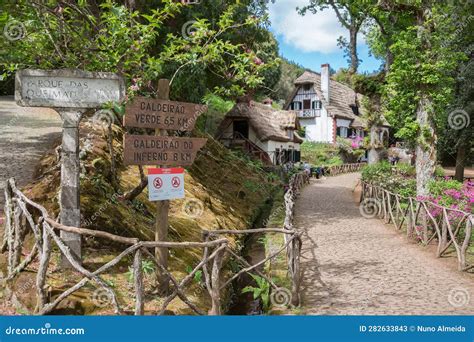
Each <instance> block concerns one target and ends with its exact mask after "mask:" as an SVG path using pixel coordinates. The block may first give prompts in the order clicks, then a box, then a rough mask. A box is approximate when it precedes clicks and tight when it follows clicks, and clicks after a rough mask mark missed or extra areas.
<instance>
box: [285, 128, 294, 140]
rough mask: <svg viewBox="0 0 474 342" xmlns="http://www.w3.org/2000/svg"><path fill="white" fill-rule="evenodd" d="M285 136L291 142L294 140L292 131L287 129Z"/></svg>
mask: <svg viewBox="0 0 474 342" xmlns="http://www.w3.org/2000/svg"><path fill="white" fill-rule="evenodd" d="M286 134H287V135H288V138H290V139H291V140H293V138H294V133H293V130H292V129H288V130H287V131H286Z"/></svg>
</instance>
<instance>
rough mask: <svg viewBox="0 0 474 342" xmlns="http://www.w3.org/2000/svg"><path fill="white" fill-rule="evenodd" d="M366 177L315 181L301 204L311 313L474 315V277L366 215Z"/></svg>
mask: <svg viewBox="0 0 474 342" xmlns="http://www.w3.org/2000/svg"><path fill="white" fill-rule="evenodd" d="M358 178H359V175H358V174H347V175H342V176H337V177H331V178H327V179H325V180H317V181H314V183H313V184H311V185H310V186H308V187H307V188H305V190H304V191H303V193H302V195H301V197H300V198H299V199H298V202H297V208H296V226H297V227H298V228H299V229H300V230H301V231H302V232H303V252H302V257H301V262H302V265H301V267H302V270H303V272H304V275H303V305H304V313H306V314H313V315H472V314H474V302H473V300H474V298H472V297H473V296H474V275H472V274H466V273H462V272H459V271H457V268H456V263H455V262H454V260H452V259H449V260H448V259H445V258H444V259H437V258H436V257H435V255H434V253H433V251H432V250H430V248H423V247H421V246H420V245H417V244H414V243H410V242H409V241H408V240H407V239H406V238H405V236H404V235H403V234H402V233H400V232H397V231H395V229H394V227H393V226H391V225H385V224H384V223H383V222H382V221H381V220H378V219H366V218H364V217H362V215H361V214H360V212H359V208H358V205H357V203H356V201H355V200H354V198H355V197H356V196H354V194H353V189H354V187H355V185H356V183H357V182H358Z"/></svg>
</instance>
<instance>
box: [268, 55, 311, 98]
mask: <svg viewBox="0 0 474 342" xmlns="http://www.w3.org/2000/svg"><path fill="white" fill-rule="evenodd" d="M280 70H281V74H280V79H279V80H278V83H277V84H276V86H275V93H274V94H271V95H270V96H271V97H272V98H273V99H274V100H277V101H281V102H283V103H284V102H285V101H286V100H287V99H288V98H289V97H290V95H291V94H292V92H293V90H294V89H295V84H294V82H295V80H296V79H297V78H298V77H299V76H301V75H302V74H303V72H304V70H305V69H304V68H303V67H302V66H301V65H299V64H296V63H295V62H292V61H289V60H287V59H285V58H282V60H281V64H280Z"/></svg>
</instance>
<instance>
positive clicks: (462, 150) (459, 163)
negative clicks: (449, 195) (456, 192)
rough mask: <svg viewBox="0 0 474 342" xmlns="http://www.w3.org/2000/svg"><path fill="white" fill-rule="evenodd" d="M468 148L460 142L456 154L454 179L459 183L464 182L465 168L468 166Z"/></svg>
mask: <svg viewBox="0 0 474 342" xmlns="http://www.w3.org/2000/svg"><path fill="white" fill-rule="evenodd" d="M466 150H467V146H466V144H465V143H464V142H460V143H459V145H458V149H457V154H456V173H455V175H454V178H456V180H457V181H459V182H461V183H462V182H464V167H465V164H466Z"/></svg>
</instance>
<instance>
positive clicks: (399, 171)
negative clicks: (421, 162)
mask: <svg viewBox="0 0 474 342" xmlns="http://www.w3.org/2000/svg"><path fill="white" fill-rule="evenodd" d="M413 175H414V169H413V168H412V167H411V166H409V165H403V164H398V165H397V166H395V167H393V166H392V165H390V163H389V162H387V161H383V162H380V163H376V164H372V165H367V166H366V167H364V168H363V169H362V180H363V181H364V182H368V183H372V184H375V185H378V186H381V187H383V188H386V189H388V190H391V191H394V192H397V193H399V194H400V195H402V196H406V197H410V196H415V195H416V180H415V178H414V177H413Z"/></svg>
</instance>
